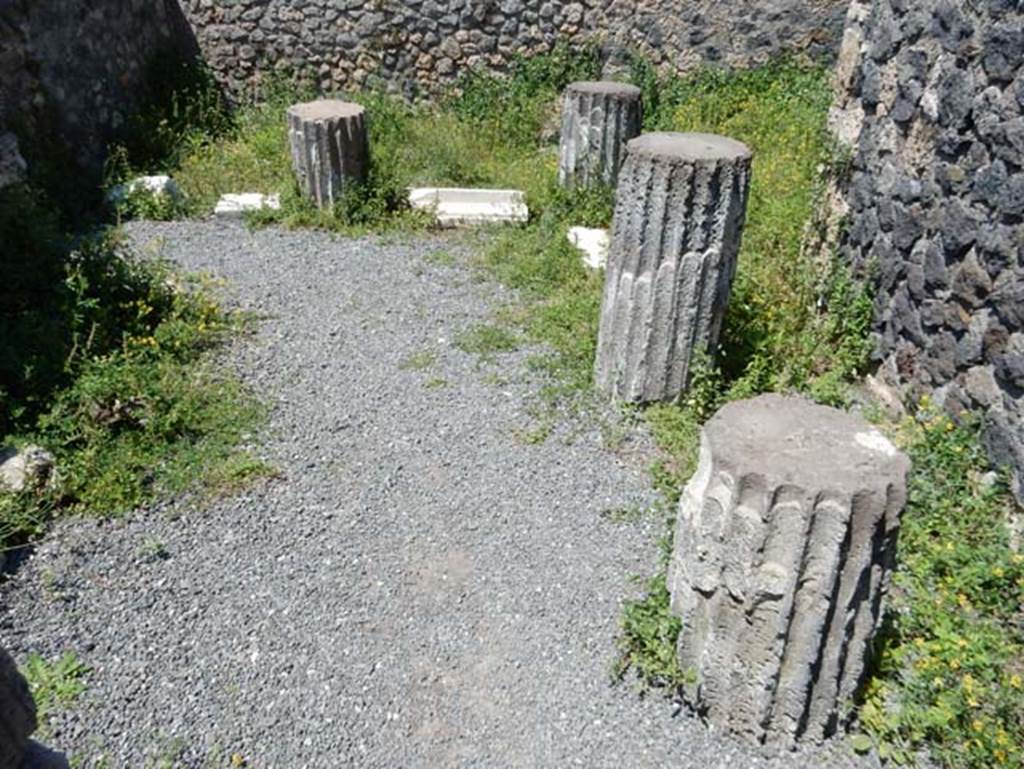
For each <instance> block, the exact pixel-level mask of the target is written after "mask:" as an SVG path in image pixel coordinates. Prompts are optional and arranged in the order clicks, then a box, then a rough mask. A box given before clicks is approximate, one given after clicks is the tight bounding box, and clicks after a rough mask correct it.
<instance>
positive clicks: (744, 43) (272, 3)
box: [0, 0, 846, 170]
mask: <svg viewBox="0 0 1024 769" xmlns="http://www.w3.org/2000/svg"><path fill="white" fill-rule="evenodd" d="M845 7H846V1H845V0H814V1H812V0H725V1H724V2H723V1H719V2H713V1H712V0H694V1H689V0H587V1H586V2H553V1H552V0H373V1H372V2H364V0H105V1H104V2H101V3H97V2H89V1H88V0H31V2H30V1H29V0H13V1H12V2H5V3H0V132H2V130H3V129H4V128H7V129H12V128H16V129H17V132H18V134H19V137H20V138H21V139H22V151H25V150H26V149H31V148H30V147H28V146H27V145H26V143H25V139H26V138H28V137H31V136H33V134H34V133H35V129H36V128H38V127H39V126H46V127H48V128H49V127H51V126H52V127H53V128H54V131H55V134H56V138H57V139H58V140H59V141H61V143H62V144H64V145H65V146H67V147H69V148H70V149H71V151H72V153H73V155H74V157H75V159H77V160H78V161H79V163H80V165H82V166H83V167H86V168H91V169H92V170H97V169H98V168H99V167H100V166H101V165H102V161H103V158H104V155H105V151H106V147H107V145H108V143H109V142H110V141H111V140H112V139H114V138H116V136H117V131H118V129H119V128H120V127H121V126H122V125H123V124H124V123H125V121H126V120H127V119H128V118H129V117H130V116H131V114H132V112H133V111H134V109H135V108H136V107H137V105H138V103H139V97H140V96H141V95H143V94H144V93H145V91H146V81H147V71H146V70H147V65H148V64H149V62H150V61H151V59H152V58H153V56H154V55H155V54H157V53H158V52H161V51H170V52H173V54H174V55H185V56H193V55H195V54H196V53H201V55H202V57H203V59H204V60H205V61H206V62H207V63H209V65H210V66H211V67H212V69H213V71H214V73H215V75H216V77H217V78H218V80H219V82H220V83H221V84H222V85H223V86H224V87H225V88H226V89H227V90H228V91H229V92H230V93H232V94H233V95H234V96H235V97H236V98H244V97H246V96H248V95H251V94H252V92H253V90H254V89H256V88H257V87H258V86H259V84H260V83H264V82H266V80H267V79H268V78H269V77H271V76H273V75H274V74H275V73H278V72H282V71H283V72H288V73H292V74H299V75H301V76H302V77H303V79H304V80H305V81H307V82H309V83H312V84H313V85H315V86H316V87H318V88H320V89H321V90H322V91H324V92H329V91H338V90H355V89H360V88H364V87H367V86H384V87H387V88H389V89H391V90H393V91H398V92H401V93H405V94H413V93H420V92H432V91H435V90H437V89H438V88H440V87H444V86H446V85H448V84H450V83H452V82H454V81H455V80H456V79H457V78H458V76H459V74H460V73H461V72H464V71H466V70H467V69H469V68H473V67H482V68H486V69H490V70H493V71H499V72H500V71H503V70H505V69H507V68H508V66H509V64H510V62H512V61H513V60H514V59H515V57H516V56H517V55H520V54H526V55H529V54H533V53H540V52H545V51H549V50H551V49H552V48H553V47H554V46H555V45H556V44H557V43H558V42H559V41H567V42H569V43H571V44H574V45H581V44H584V43H592V42H600V43H602V44H603V52H604V55H605V58H607V59H609V60H610V61H611V62H612V63H615V61H617V60H619V59H621V54H622V53H623V52H624V51H625V50H627V49H633V50H637V51H640V52H642V53H644V54H646V55H647V56H649V57H650V58H651V59H652V60H653V61H654V62H655V63H656V64H658V65H659V66H660V67H661V68H663V69H669V70H680V71H682V70H687V69H690V68H692V67H694V66H695V65H697V64H700V63H703V62H708V63H713V64H720V65H726V66H734V65H735V66H746V65H751V64H755V63H757V62H761V61H764V60H766V59H768V58H770V57H771V56H773V55H775V54H777V53H779V52H780V51H784V50H801V51H806V52H807V53H809V54H811V55H813V56H830V55H831V54H832V53H833V52H834V51H835V49H836V48H837V46H838V40H839V35H840V32H841V29H842V20H843V13H844V11H845ZM0 151H3V150H2V149H0Z"/></svg>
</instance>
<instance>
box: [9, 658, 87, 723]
mask: <svg viewBox="0 0 1024 769" xmlns="http://www.w3.org/2000/svg"><path fill="white" fill-rule="evenodd" d="M21 672H22V674H23V675H24V676H25V680H26V681H28V686H29V691H30V692H31V693H32V699H33V700H35V703H36V717H37V719H38V720H39V724H40V728H41V729H43V730H45V729H46V724H47V720H48V718H49V716H50V714H51V713H54V712H56V711H58V710H64V709H67V708H68V707H70V706H71V705H73V704H74V702H75V700H76V699H78V697H79V696H81V694H82V693H83V692H84V691H85V689H86V683H85V679H86V678H87V677H88V675H89V672H90V671H89V668H88V667H87V666H86V665H85V663H83V662H82V661H81V660H80V659H78V656H77V655H76V654H75V653H74V652H65V653H64V654H63V655H61V656H60V657H58V658H57V659H55V660H53V661H52V662H48V661H47V660H45V659H43V657H41V656H40V655H38V654H35V653H33V654H30V655H29V656H28V659H27V660H26V661H25V666H24V667H23V668H22V671H21Z"/></svg>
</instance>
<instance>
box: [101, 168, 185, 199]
mask: <svg viewBox="0 0 1024 769" xmlns="http://www.w3.org/2000/svg"><path fill="white" fill-rule="evenodd" d="M138 193H149V194H150V195H153V196H154V197H167V198H168V199H169V200H170V201H172V202H174V203H180V202H182V201H183V200H184V199H185V195H184V193H183V192H182V191H181V187H179V186H178V183H177V182H175V181H174V179H172V178H171V177H170V176H167V175H166V174H155V175H153V176H137V177H136V178H134V179H132V180H131V181H127V182H125V183H123V184H117V185H115V186H113V187H111V189H110V191H109V192H108V193H107V201H108V202H109V203H111V204H112V205H115V206H116V205H118V204H119V203H123V202H124V201H125V200H126V199H127V198H128V196H130V195H136V194H138Z"/></svg>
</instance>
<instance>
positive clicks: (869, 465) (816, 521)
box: [668, 395, 910, 747]
mask: <svg viewBox="0 0 1024 769" xmlns="http://www.w3.org/2000/svg"><path fill="white" fill-rule="evenodd" d="M909 469H910V461H909V460H908V459H907V457H906V456H905V455H904V454H902V453H901V452H899V451H897V450H896V448H895V447H894V446H893V445H892V444H891V443H890V442H889V441H888V440H887V439H886V438H885V437H884V436H883V435H882V434H881V433H880V432H878V431H877V430H876V429H874V428H873V427H872V426H871V425H869V424H868V423H867V422H865V421H864V420H862V419H860V418H859V417H856V416H853V415H851V414H848V413H846V412H843V411H839V410H837V409H832V408H828V407H826V406H818V405H815V404H813V403H811V402H810V401H807V400H804V399H802V398H797V397H790V396H781V395H762V396H759V397H757V398H752V399H750V400H745V401H737V402H734V403H730V404H728V405H727V406H725V407H724V408H722V409H721V410H720V411H719V412H718V413H717V414H716V415H715V416H714V417H712V418H711V419H710V420H709V421H708V422H707V424H706V425H705V426H704V429H703V431H702V434H701V444H700V461H699V465H698V468H697V472H696V473H695V474H694V476H693V478H692V479H691V480H690V482H689V484H688V485H687V486H686V489H685V490H684V492H683V496H682V499H681V501H680V504H679V519H678V523H677V526H676V533H675V543H674V545H673V553H672V560H671V563H670V565H669V573H668V588H669V591H670V592H671V595H672V602H671V609H672V611H673V613H675V614H676V615H677V616H679V617H680V618H681V619H682V631H681V633H680V635H679V646H678V654H679V661H680V663H681V665H682V668H683V670H684V671H689V672H690V673H691V674H692V675H693V680H694V681H695V683H693V684H692V685H689V686H687V687H685V692H684V694H685V697H686V698H687V700H688V701H689V703H690V704H691V705H692V706H693V707H694V708H695V709H697V710H698V711H699V712H701V713H703V714H704V715H705V717H706V718H707V719H708V720H709V721H710V722H712V723H713V724H716V725H717V726H719V727H721V728H723V729H727V730H729V731H731V732H733V733H735V734H737V735H740V736H741V737H745V738H747V739H748V740H751V741H754V742H759V743H766V744H772V745H778V746H786V747H788V746H792V745H793V744H794V743H795V742H796V741H798V740H808V741H816V740H818V739H821V738H823V737H825V736H828V735H829V734H831V733H833V732H834V731H835V730H836V729H837V728H838V727H840V726H843V725H844V724H843V722H842V718H843V716H842V714H843V712H844V708H843V705H844V703H845V702H847V701H848V700H849V698H850V697H851V696H852V695H853V694H854V693H855V691H856V690H857V688H858V686H859V685H860V683H861V682H862V677H863V674H864V671H865V664H866V662H867V657H868V654H869V650H870V646H871V641H872V639H873V637H874V634H875V631H876V629H877V627H878V624H879V621H880V618H881V614H882V599H883V596H884V594H885V591H886V587H887V584H888V575H889V572H890V569H891V568H892V563H893V557H894V549H895V544H896V536H897V531H898V528H899V518H900V513H901V511H902V509H903V505H904V502H905V500H906V476H907V473H908V472H909Z"/></svg>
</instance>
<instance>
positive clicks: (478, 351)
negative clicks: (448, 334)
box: [455, 323, 519, 360]
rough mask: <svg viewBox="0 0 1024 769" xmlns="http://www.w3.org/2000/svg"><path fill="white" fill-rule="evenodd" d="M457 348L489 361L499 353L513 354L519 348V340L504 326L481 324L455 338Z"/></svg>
mask: <svg viewBox="0 0 1024 769" xmlns="http://www.w3.org/2000/svg"><path fill="white" fill-rule="evenodd" d="M455 346H456V347H457V348H458V349H460V350H462V351H463V352H468V353H470V354H472V355H478V356H480V357H481V358H483V359H485V360H488V359H491V358H493V357H494V355H496V354H497V353H502V352H511V351H512V350H515V349H517V348H518V347H519V339H518V337H517V336H516V335H515V334H514V333H513V332H512V331H509V330H508V329H507V328H505V327H503V326H495V325H493V324H490V323H480V324H478V325H476V326H473V327H471V328H469V329H467V330H465V331H463V332H462V333H460V334H459V335H458V336H457V337H456V338H455Z"/></svg>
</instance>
